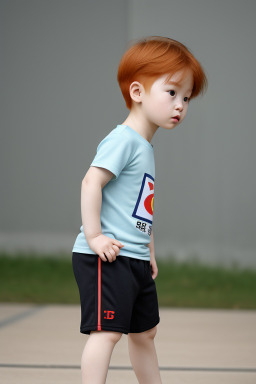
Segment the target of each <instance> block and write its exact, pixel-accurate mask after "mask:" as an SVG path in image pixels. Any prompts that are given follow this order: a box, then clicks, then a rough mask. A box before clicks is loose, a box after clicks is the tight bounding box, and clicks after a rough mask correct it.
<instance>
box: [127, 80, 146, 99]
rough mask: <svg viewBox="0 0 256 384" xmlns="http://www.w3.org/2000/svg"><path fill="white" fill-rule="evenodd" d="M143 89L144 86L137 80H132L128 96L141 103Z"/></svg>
mask: <svg viewBox="0 0 256 384" xmlns="http://www.w3.org/2000/svg"><path fill="white" fill-rule="evenodd" d="M143 91H144V87H143V85H142V84H141V83H139V82H138V81H134V82H133V83H131V85H130V96H131V99H132V100H133V101H134V102H135V103H141V97H142V94H143Z"/></svg>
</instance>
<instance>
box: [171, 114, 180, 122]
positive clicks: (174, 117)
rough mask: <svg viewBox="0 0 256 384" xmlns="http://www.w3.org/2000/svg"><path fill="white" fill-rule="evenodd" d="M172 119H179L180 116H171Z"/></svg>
mask: <svg viewBox="0 0 256 384" xmlns="http://www.w3.org/2000/svg"><path fill="white" fill-rule="evenodd" d="M172 119H174V120H176V121H180V116H178V115H177V116H173V117H172Z"/></svg>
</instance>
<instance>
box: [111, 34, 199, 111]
mask: <svg viewBox="0 0 256 384" xmlns="http://www.w3.org/2000/svg"><path fill="white" fill-rule="evenodd" d="M188 69H190V70H191V71H192V74H193V80H194V84H193V90H192V94H191V97H190V99H192V98H194V97H196V96H198V95H199V94H200V93H203V92H204V91H205V90H206V88H207V78H206V75H205V73H204V70H203V68H202V66H201V64H200V63H199V62H198V61H197V60H196V58H195V57H194V56H193V55H192V53H191V52H190V51H189V49H188V48H187V47H185V45H183V44H182V43H180V42H178V41H176V40H173V39H170V38H168V37H161V36H150V37H147V38H144V39H141V40H138V41H137V42H135V43H134V44H133V45H131V46H130V47H129V49H128V50H127V51H126V52H125V53H124V55H123V56H122V58H121V61H120V64H119V68H118V73H117V80H118V83H119V86H120V88H121V92H122V94H123V97H124V99H125V102H126V106H127V108H128V109H131V107H132V100H131V97H130V85H131V83H132V82H133V81H139V82H140V83H141V84H142V85H143V86H144V88H145V90H146V92H149V91H150V89H151V86H152V84H153V82H154V81H155V80H156V79H157V78H159V77H161V76H163V75H167V78H166V82H168V81H169V80H170V78H171V77H172V75H174V73H176V72H178V71H183V74H182V78H181V80H182V79H183V77H184V76H185V75H186V70H188Z"/></svg>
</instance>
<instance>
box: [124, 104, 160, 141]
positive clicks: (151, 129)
mask: <svg viewBox="0 0 256 384" xmlns="http://www.w3.org/2000/svg"><path fill="white" fill-rule="evenodd" d="M123 125H129V127H131V128H132V129H134V130H135V131H136V132H138V133H139V134H140V135H141V136H142V137H144V138H145V139H146V140H147V141H149V142H151V140H152V138H153V136H154V134H155V133H156V131H157V129H158V128H159V127H158V126H157V125H155V124H153V123H151V122H149V121H148V120H147V119H146V118H145V116H144V115H143V114H142V113H141V112H140V110H139V109H137V108H134V107H133V108H132V109H131V111H130V113H129V115H128V116H127V119H126V120H125V121H124V122H123Z"/></svg>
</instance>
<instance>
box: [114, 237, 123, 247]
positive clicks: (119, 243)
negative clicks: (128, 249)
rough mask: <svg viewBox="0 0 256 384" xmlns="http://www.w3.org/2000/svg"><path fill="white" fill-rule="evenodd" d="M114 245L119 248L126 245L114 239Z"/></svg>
mask: <svg viewBox="0 0 256 384" xmlns="http://www.w3.org/2000/svg"><path fill="white" fill-rule="evenodd" d="M113 244H115V245H117V246H118V247H119V248H123V247H124V244H122V243H121V242H120V241H118V240H116V239H113Z"/></svg>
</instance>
